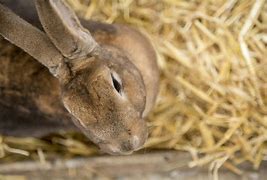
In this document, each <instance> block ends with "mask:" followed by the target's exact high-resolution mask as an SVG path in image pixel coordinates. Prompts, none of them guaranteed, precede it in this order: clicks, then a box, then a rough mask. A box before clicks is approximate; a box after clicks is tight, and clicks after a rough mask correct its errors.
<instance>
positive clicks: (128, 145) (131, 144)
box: [121, 136, 140, 152]
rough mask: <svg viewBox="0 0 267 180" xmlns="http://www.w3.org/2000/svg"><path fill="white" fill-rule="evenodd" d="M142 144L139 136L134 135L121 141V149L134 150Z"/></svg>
mask: <svg viewBox="0 0 267 180" xmlns="http://www.w3.org/2000/svg"><path fill="white" fill-rule="evenodd" d="M139 146H140V140H139V138H138V137H137V136H133V137H132V138H131V139H130V140H127V141H124V142H122V143H121V151H123V152H128V151H134V150H136V149H137V148H139Z"/></svg>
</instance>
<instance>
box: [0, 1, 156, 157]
mask: <svg viewBox="0 0 267 180" xmlns="http://www.w3.org/2000/svg"><path fill="white" fill-rule="evenodd" d="M34 7H35V8H34ZM29 8H32V9H29ZM11 9H12V10H13V11H16V10H19V12H18V15H19V16H18V15H17V14H16V13H15V12H13V11H12V10H11ZM38 17H39V20H38ZM0 34H1V36H2V37H3V38H4V39H6V40H7V41H6V40H3V39H2V40H1V44H0V49H1V50H0V69H1V70H0V120H1V122H0V133H1V134H4V135H12V136H43V135H45V134H48V133H52V132H55V131H59V130H77V131H81V132H83V133H84V134H85V135H86V136H87V137H88V138H89V139H90V140H91V141H92V142H94V143H95V144H96V145H97V146H98V147H99V148H100V150H101V151H103V152H105V153H109V154H112V155H120V154H131V153H132V152H134V151H136V150H138V149H140V148H141V147H142V146H143V144H144V143H145V141H146V139H147V136H148V130H147V126H146V122H145V120H144V118H145V117H146V116H147V115H148V113H149V111H150V110H151V109H152V108H153V106H154V104H155V101H156V97H157V93H158V86H159V70H158V66H157V57H156V53H155V50H154V48H153V46H152V45H151V43H150V41H149V40H148V39H147V38H146V37H145V36H144V35H142V34H141V33H140V32H139V31H137V30H135V29H134V28H131V27H128V26H125V25H121V24H104V23H100V22H94V21H88V20H83V19H79V18H78V17H77V16H76V15H75V13H74V11H73V10H72V9H71V8H70V6H69V5H68V4H67V3H66V2H65V1H64V0H57V1H55V0H35V1H34V2H33V1H31V0H23V1H21V0H13V1H12V0H0ZM9 42H11V43H12V44H14V45H15V46H17V47H19V48H21V49H22V50H23V51H25V52H26V53H27V54H29V55H30V56H31V57H30V56H29V57H28V58H25V56H27V55H25V54H24V53H22V52H20V53H19V52H18V49H16V48H13V49H12V45H11V44H10V43H9ZM12 53H14V54H15V53H16V54H19V57H14V56H12ZM12 57H13V58H12ZM21 57H24V58H21ZM32 57H33V58H32ZM36 60H37V61H36Z"/></svg>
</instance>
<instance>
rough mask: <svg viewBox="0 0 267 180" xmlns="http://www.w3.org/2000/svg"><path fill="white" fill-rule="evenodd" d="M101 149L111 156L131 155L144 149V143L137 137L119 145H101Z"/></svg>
mask: <svg viewBox="0 0 267 180" xmlns="http://www.w3.org/2000/svg"><path fill="white" fill-rule="evenodd" d="M99 147H100V149H101V150H102V151H103V152H106V153H108V154H111V155H129V154H132V153H133V152H134V151H137V150H139V149H141V148H142V142H141V141H140V138H139V137H137V136H133V137H131V138H130V139H128V140H124V141H120V142H119V143H100V144H99Z"/></svg>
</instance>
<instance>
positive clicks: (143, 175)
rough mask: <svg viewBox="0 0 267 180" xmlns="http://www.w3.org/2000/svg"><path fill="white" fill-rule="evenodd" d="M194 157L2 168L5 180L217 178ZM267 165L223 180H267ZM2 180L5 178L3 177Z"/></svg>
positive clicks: (163, 156)
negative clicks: (193, 165)
mask: <svg viewBox="0 0 267 180" xmlns="http://www.w3.org/2000/svg"><path fill="white" fill-rule="evenodd" d="M189 160H190V156H189V155H188V154H185V153H181V152H157V153H148V154H136V155H132V156H100V157H91V158H76V159H71V160H55V161H49V162H47V163H45V164H42V163H38V162H30V161H28V162H19V163H13V164H2V165H0V174H2V175H3V176H2V178H6V179H7V180H9V179H14V178H15V179H18V180H20V179H21V180H27V179H30V180H31V179H34V180H37V179H40V180H46V179H50V180H52V179H56V180H61V179H62V180H68V179H81V180H82V179H122V180H128V179H129V180H131V179H153V180H154V179H155V180H157V179H182V180H202V179H203V180H207V179H213V178H214V177H212V176H211V174H209V173H208V168H207V167H201V168H193V169H191V168H188V167H187V162H188V161H189ZM266 167H267V163H266V162H264V163H263V164H262V166H261V168H260V170H258V171H254V170H252V169H251V168H249V167H246V166H244V167H242V170H243V171H244V173H243V174H242V175H241V176H238V175H236V174H233V173H232V172H229V171H227V170H225V169H221V170H220V173H219V177H220V179H222V180H223V179H227V180H235V179H238V180H239V179H240V180H249V179H251V180H264V179H266V178H267V168H266ZM0 179H1V176H0Z"/></svg>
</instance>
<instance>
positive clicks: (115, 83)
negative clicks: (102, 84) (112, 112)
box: [111, 73, 122, 94]
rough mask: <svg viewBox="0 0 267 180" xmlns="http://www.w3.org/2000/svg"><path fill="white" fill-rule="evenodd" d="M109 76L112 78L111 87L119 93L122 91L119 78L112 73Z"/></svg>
mask: <svg viewBox="0 0 267 180" xmlns="http://www.w3.org/2000/svg"><path fill="white" fill-rule="evenodd" d="M111 78H112V83H113V87H114V88H115V89H116V91H117V92H118V93H119V94H121V92H122V85H121V82H120V81H119V80H117V78H116V77H115V76H114V74H113V73H112V74H111Z"/></svg>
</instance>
